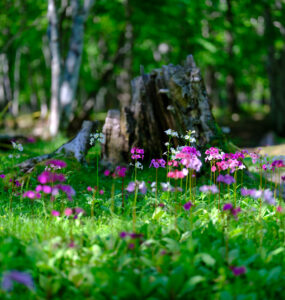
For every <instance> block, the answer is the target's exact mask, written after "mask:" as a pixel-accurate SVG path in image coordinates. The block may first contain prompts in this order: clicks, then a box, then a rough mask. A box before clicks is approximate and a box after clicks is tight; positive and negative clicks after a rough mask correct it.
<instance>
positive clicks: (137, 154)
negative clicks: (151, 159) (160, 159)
mask: <svg viewBox="0 0 285 300" xmlns="http://www.w3.org/2000/svg"><path fill="white" fill-rule="evenodd" d="M131 154H132V156H131V158H132V159H136V160H137V159H143V158H144V149H140V148H137V147H133V148H132V149H131Z"/></svg>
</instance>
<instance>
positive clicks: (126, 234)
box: [120, 231, 128, 239]
mask: <svg viewBox="0 0 285 300" xmlns="http://www.w3.org/2000/svg"><path fill="white" fill-rule="evenodd" d="M127 236H128V233H127V232H125V231H122V232H121V233H120V238H121V239H124V238H125V237H127Z"/></svg>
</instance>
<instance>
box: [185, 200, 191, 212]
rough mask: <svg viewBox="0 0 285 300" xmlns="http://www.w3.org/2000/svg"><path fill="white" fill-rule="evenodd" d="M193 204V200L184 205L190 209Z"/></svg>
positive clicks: (186, 208)
mask: <svg viewBox="0 0 285 300" xmlns="http://www.w3.org/2000/svg"><path fill="white" fill-rule="evenodd" d="M192 206H193V203H192V202H191V201H188V202H187V203H185V204H184V205H183V207H184V209H185V210H189V209H190V208H191V207H192Z"/></svg>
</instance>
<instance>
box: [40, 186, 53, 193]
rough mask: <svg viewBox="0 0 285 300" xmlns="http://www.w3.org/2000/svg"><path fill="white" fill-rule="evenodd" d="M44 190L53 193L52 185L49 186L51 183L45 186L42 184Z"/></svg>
mask: <svg viewBox="0 0 285 300" xmlns="http://www.w3.org/2000/svg"><path fill="white" fill-rule="evenodd" d="M42 191H43V192H44V193H45V194H51V192H52V187H51V186H49V185H43V186H42Z"/></svg>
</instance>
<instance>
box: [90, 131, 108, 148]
mask: <svg viewBox="0 0 285 300" xmlns="http://www.w3.org/2000/svg"><path fill="white" fill-rule="evenodd" d="M105 141H106V138H105V135H104V134H103V133H102V132H96V133H91V134H90V145H91V146H93V145H95V144H96V142H99V143H101V144H105Z"/></svg>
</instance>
